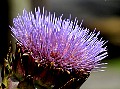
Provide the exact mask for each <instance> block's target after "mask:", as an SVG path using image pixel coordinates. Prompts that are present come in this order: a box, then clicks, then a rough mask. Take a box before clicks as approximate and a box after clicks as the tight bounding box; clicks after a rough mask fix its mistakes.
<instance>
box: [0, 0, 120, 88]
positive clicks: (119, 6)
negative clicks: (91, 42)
mask: <svg viewBox="0 0 120 89" xmlns="http://www.w3.org/2000/svg"><path fill="white" fill-rule="evenodd" d="M38 6H39V7H41V8H42V7H43V6H44V7H45V9H46V10H48V11H50V12H52V13H53V12H55V13H56V16H60V15H61V14H64V16H63V18H69V16H70V14H71V15H72V19H73V20H74V18H75V17H77V19H78V20H79V23H80V22H81V21H82V20H83V26H85V27H87V28H89V29H90V30H91V31H92V30H94V28H96V29H97V31H101V37H103V38H104V39H105V40H108V43H107V46H108V53H109V56H108V57H107V58H106V59H105V60H104V61H106V62H108V63H109V64H108V66H107V67H108V68H107V69H106V71H105V72H97V73H92V74H91V76H90V78H89V79H88V80H87V81H86V82H85V83H84V84H83V86H82V88H81V89H120V84H119V83H120V0H19V1H17V0H2V1H0V30H1V31H0V63H2V60H3V58H4V57H5V56H6V53H7V50H8V45H9V41H10V40H12V42H13V44H14V43H15V40H14V39H13V38H12V37H11V35H10V28H9V25H12V19H13V18H14V17H16V16H17V15H18V13H19V14H21V13H22V10H23V9H24V8H25V9H26V10H27V11H31V10H32V11H34V8H35V7H38Z"/></svg>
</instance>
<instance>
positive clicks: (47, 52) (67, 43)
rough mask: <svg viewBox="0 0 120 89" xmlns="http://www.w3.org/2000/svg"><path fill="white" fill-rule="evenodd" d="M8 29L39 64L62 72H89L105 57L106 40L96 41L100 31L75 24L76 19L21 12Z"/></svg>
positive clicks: (37, 12) (36, 12)
mask: <svg viewBox="0 0 120 89" xmlns="http://www.w3.org/2000/svg"><path fill="white" fill-rule="evenodd" d="M13 24H14V25H13V26H12V27H10V28H11V30H12V32H13V35H14V37H15V38H16V39H17V41H18V42H19V43H20V44H22V45H23V46H24V47H25V48H26V49H28V50H29V51H30V52H31V53H32V54H31V55H32V57H33V58H35V59H39V62H40V63H41V64H45V63H48V62H52V63H53V65H54V67H55V68H57V67H61V68H63V69H64V70H68V71H73V69H75V70H81V69H84V70H87V71H91V70H92V69H94V68H95V67H96V66H97V65H99V64H100V61H101V60H102V59H104V58H105V57H107V49H106V47H104V45H105V43H106V41H104V40H102V38H101V39H98V35H100V32H97V33H96V31H95V30H94V31H93V32H90V30H89V29H87V28H84V27H82V26H81V24H80V25H78V20H77V19H76V18H75V20H74V21H73V20H71V19H62V16H60V17H56V16H55V13H54V14H51V13H50V12H48V13H47V11H45V10H44V8H43V12H41V11H40V8H39V7H38V10H36V9H35V15H34V14H33V13H32V12H29V13H28V12H27V11H26V10H23V15H18V16H17V17H16V18H14V19H13Z"/></svg>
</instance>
